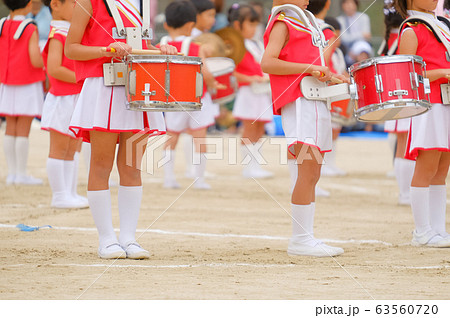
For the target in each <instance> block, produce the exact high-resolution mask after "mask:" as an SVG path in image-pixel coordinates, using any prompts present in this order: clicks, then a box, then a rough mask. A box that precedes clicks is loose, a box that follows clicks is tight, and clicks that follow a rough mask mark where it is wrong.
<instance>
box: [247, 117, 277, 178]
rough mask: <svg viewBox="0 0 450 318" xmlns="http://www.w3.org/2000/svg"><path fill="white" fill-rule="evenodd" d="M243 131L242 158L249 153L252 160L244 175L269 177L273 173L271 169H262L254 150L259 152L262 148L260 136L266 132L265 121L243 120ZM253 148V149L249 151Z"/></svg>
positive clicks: (248, 176)
mask: <svg viewBox="0 0 450 318" xmlns="http://www.w3.org/2000/svg"><path fill="white" fill-rule="evenodd" d="M242 124H243V132H242V140H241V151H242V159H244V158H245V157H246V156H247V155H248V156H249V157H250V161H249V162H248V165H247V167H246V168H244V171H243V175H244V177H247V178H269V177H271V176H273V174H272V173H271V172H269V171H266V170H263V169H261V166H260V163H259V162H258V160H257V158H255V157H254V155H253V154H252V152H254V153H256V152H259V149H260V148H261V143H260V142H259V140H260V138H261V137H262V135H263V134H264V123H263V122H260V121H255V122H254V121H252V120H243V121H242ZM249 150H251V151H249Z"/></svg>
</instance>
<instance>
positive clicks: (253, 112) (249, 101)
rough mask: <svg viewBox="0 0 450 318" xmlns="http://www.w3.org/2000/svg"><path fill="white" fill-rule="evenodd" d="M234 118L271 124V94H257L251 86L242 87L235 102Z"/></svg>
mask: <svg viewBox="0 0 450 318" xmlns="http://www.w3.org/2000/svg"><path fill="white" fill-rule="evenodd" d="M233 116H234V118H236V119H239V120H256V121H262V122H266V123H267V122H271V121H272V119H273V109H272V99H271V97H270V95H269V94H255V93H253V91H252V89H251V87H250V86H242V87H240V88H239V90H238V93H237V96H236V100H235V102H234V106H233Z"/></svg>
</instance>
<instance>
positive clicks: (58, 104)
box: [41, 20, 83, 137]
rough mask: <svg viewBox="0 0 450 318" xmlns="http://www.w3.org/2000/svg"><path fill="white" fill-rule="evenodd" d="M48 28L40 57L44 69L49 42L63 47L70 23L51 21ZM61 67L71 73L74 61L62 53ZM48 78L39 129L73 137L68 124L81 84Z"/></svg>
mask: <svg viewBox="0 0 450 318" xmlns="http://www.w3.org/2000/svg"><path fill="white" fill-rule="evenodd" d="M50 27H51V29H50V34H49V36H48V41H47V43H46V45H45V47H44V50H43V51H42V57H43V58H44V65H45V67H46V68H47V63H48V49H49V45H50V41H51V40H52V39H53V40H57V41H60V42H61V44H62V45H63V47H64V46H65V43H66V38H67V32H68V31H69V27H70V22H68V21H62V20H60V21H57V20H53V21H52V22H51V23H50ZM61 66H64V67H65V68H67V69H69V70H71V71H74V70H75V63H74V61H73V60H70V59H68V58H67V57H66V56H65V55H64V51H63V53H62V63H61ZM48 78H49V81H50V91H49V92H48V94H47V96H46V98H45V102H44V109H43V110H42V120H41V129H43V130H54V131H57V132H59V133H61V134H64V135H68V136H70V137H75V135H74V134H73V132H72V131H70V130H69V124H70V120H71V118H72V114H73V111H74V110H75V105H76V103H77V100H78V96H79V94H80V92H81V88H82V87H83V84H82V82H78V83H68V82H63V81H60V80H58V79H56V78H54V77H52V76H50V75H48Z"/></svg>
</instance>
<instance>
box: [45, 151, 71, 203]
mask: <svg viewBox="0 0 450 318" xmlns="http://www.w3.org/2000/svg"><path fill="white" fill-rule="evenodd" d="M64 163H65V161H64V160H60V159H54V158H48V159H47V176H48V183H49V184H50V188H51V189H52V193H53V197H54V198H59V199H60V198H61V197H64V196H65V195H67V194H68V192H67V186H66V179H65V176H66V174H65V169H64V168H65V167H64Z"/></svg>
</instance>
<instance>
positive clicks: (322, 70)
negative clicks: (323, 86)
mask: <svg viewBox="0 0 450 318" xmlns="http://www.w3.org/2000/svg"><path fill="white" fill-rule="evenodd" d="M311 68H312V71H311V75H312V76H314V77H315V78H317V79H318V80H319V81H321V82H328V81H329V80H331V75H332V74H331V72H330V69H329V68H328V67H326V66H318V65H313V66H312V67H311Z"/></svg>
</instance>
